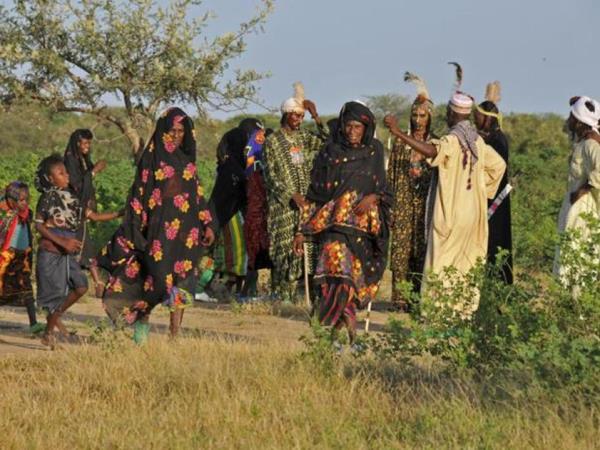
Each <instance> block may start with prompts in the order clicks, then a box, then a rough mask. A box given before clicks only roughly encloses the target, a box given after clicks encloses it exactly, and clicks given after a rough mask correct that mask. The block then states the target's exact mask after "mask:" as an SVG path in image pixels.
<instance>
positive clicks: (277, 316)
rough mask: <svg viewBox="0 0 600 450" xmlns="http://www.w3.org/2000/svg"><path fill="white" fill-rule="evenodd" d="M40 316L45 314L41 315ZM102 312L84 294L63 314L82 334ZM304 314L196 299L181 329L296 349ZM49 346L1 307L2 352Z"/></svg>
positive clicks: (23, 318) (20, 314) (377, 322)
mask: <svg viewBox="0 0 600 450" xmlns="http://www.w3.org/2000/svg"><path fill="white" fill-rule="evenodd" d="M385 309H386V304H383V303H382V304H377V305H376V306H375V308H374V311H372V313H371V324H372V325H371V330H373V331H380V330H381V329H382V328H383V325H384V324H385V322H386V321H387V318H388V313H386V312H382V311H384V310H385ZM365 314H366V312H364V311H363V312H361V313H360V315H359V321H360V323H359V329H364V318H365ZM39 318H40V319H41V320H43V316H42V317H39ZM105 318H106V315H105V314H104V310H103V309H102V306H101V303H100V301H99V300H96V299H93V298H90V297H86V298H84V299H83V300H82V301H81V302H79V303H78V304H76V305H74V306H73V308H72V309H71V310H70V311H69V312H68V313H67V314H65V317H64V322H65V324H66V325H67V327H68V328H69V329H71V330H77V334H78V335H81V336H89V335H90V334H91V332H92V330H93V329H94V328H95V327H96V326H97V325H98V324H99V323H100V322H101V321H104V320H105ZM168 319H169V314H168V311H167V310H166V309H164V308H158V309H157V310H156V311H155V312H154V313H153V314H152V319H151V326H152V327H151V333H152V334H163V335H164V334H167V333H168V323H169V322H168ZM307 320H308V316H307V314H306V312H305V311H304V310H303V309H301V308H297V307H290V308H283V309H279V310H278V309H275V310H274V308H272V307H271V306H270V305H266V304H257V305H253V306H247V307H240V306H236V305H229V304H218V305H215V304H210V303H208V304H207V303H199V302H196V303H195V304H194V307H193V308H189V309H188V310H186V312H185V317H184V321H183V326H184V327H183V328H184V330H183V333H186V334H192V335H194V334H196V335H206V336H209V337H211V336H214V337H215V338H224V339H234V340H235V339H243V340H247V341H249V342H253V341H256V342H259V341H263V342H264V341H267V342H268V341H272V342H273V341H278V342H285V343H287V344H288V345H289V346H290V348H300V346H301V345H302V344H301V342H300V341H299V338H300V337H301V336H302V335H304V334H307V333H308V331H309V329H308V324H307ZM41 351H48V350H47V348H46V347H44V346H42V345H41V343H40V341H39V338H36V337H34V336H32V335H31V334H29V332H28V322H27V314H26V312H25V309H24V308H11V307H2V308H0V356H3V355H7V354H15V353H24V352H29V353H31V354H35V352H41Z"/></svg>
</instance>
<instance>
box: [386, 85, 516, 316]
mask: <svg viewBox="0 0 600 450" xmlns="http://www.w3.org/2000/svg"><path fill="white" fill-rule="evenodd" d="M472 107H473V99H472V98H471V97H469V96H467V95H465V94H463V93H460V92H457V93H455V94H454V95H453V96H452V99H451V100H450V102H449V103H448V108H447V110H446V122H447V123H448V127H449V128H450V131H449V133H448V134H447V135H446V136H444V137H442V138H441V139H439V140H434V141H432V142H431V143H426V142H421V141H417V140H415V139H413V138H411V137H410V136H408V135H406V134H405V133H403V132H402V131H400V129H399V128H398V126H397V123H396V120H395V118H394V117H392V116H387V117H386V118H385V124H386V126H387V127H388V128H389V129H390V132H391V133H392V134H394V135H395V136H396V137H397V138H398V139H400V140H401V141H403V142H404V143H406V144H408V145H409V146H411V147H412V148H413V149H415V150H416V151H418V152H420V153H422V154H423V155H425V157H426V158H427V159H428V162H429V164H430V165H431V166H433V167H435V168H437V171H438V175H437V186H435V189H434V191H432V193H433V192H434V193H435V200H434V206H433V216H432V221H431V227H430V229H429V230H428V235H429V240H428V244H427V254H426V259H425V273H428V272H433V273H438V274H439V273H441V272H442V271H443V270H444V269H445V268H447V267H449V266H453V267H454V268H456V269H457V270H458V272H459V273H461V274H466V273H467V272H468V271H469V270H470V269H471V268H472V267H473V266H474V265H475V264H476V262H477V260H478V259H479V258H482V259H483V260H485V257H486V254H487V244H488V220H487V199H493V198H494V196H495V194H496V190H497V189H498V185H499V184H500V181H501V179H502V176H503V175H504V171H505V170H506V164H505V162H504V160H503V159H502V158H501V157H500V155H498V153H496V151H495V150H494V149H493V148H492V147H490V146H489V145H487V144H486V143H485V142H484V141H483V139H482V138H481V137H480V136H479V134H478V133H477V129H476V128H475V126H474V125H473V124H472V123H471V122H470V121H469V117H470V114H471V109H472ZM398 207H401V205H398ZM474 300H475V301H474V305H473V308H474V309H477V303H478V301H477V300H476V299H474Z"/></svg>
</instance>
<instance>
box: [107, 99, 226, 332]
mask: <svg viewBox="0 0 600 450" xmlns="http://www.w3.org/2000/svg"><path fill="white" fill-rule="evenodd" d="M176 122H179V123H182V124H183V126H184V129H185V135H184V139H183V143H182V145H181V146H180V147H175V144H174V142H173V140H172V138H171V136H170V134H169V130H170V129H171V128H172V127H173V124H174V123H176ZM193 128H194V125H193V122H192V120H191V118H189V117H188V116H187V115H186V114H185V112H183V111H182V110H181V109H179V108H170V109H168V110H167V111H166V112H165V113H164V114H163V115H162V116H161V117H160V118H159V119H158V121H157V124H156V128H155V131H154V134H153V136H152V139H151V140H150V143H149V144H148V146H147V147H146V149H145V150H144V152H143V154H142V156H141V158H140V161H139V163H138V167H137V171H136V175H135V178H134V181H133V184H132V187H131V190H130V193H129V198H128V204H127V208H126V210H125V217H124V218H123V222H122V223H121V226H120V227H119V228H118V229H117V231H116V232H115V234H114V235H113V237H112V238H111V240H110V241H109V242H108V244H107V245H106V246H105V247H104V248H103V249H102V250H101V252H100V254H99V255H98V257H97V263H98V265H99V266H100V267H102V268H103V269H105V270H107V271H108V272H109V273H110V278H109V282H108V286H107V289H106V290H105V293H104V298H103V302H104V306H105V308H106V311H107V313H108V314H109V316H110V317H111V318H112V319H113V320H117V319H118V318H119V316H120V315H121V314H124V316H125V320H126V321H127V322H129V323H133V322H134V321H136V320H139V319H143V318H145V317H146V316H147V315H148V314H150V312H151V311H152V309H153V308H154V307H155V306H156V305H158V304H161V303H162V304H163V305H165V306H167V307H169V309H172V310H174V309H180V308H184V307H187V306H189V305H191V304H192V303H193V297H194V294H195V286H196V270H195V268H196V265H197V263H198V259H199V257H200V245H201V244H200V240H201V239H202V236H203V235H204V233H205V230H206V228H207V227H211V229H213V231H214V228H216V227H215V224H214V221H213V220H212V215H211V213H210V211H209V209H208V205H207V203H206V201H205V199H204V195H203V189H202V186H201V185H200V181H199V179H198V174H197V172H196V141H195V137H194V131H193Z"/></svg>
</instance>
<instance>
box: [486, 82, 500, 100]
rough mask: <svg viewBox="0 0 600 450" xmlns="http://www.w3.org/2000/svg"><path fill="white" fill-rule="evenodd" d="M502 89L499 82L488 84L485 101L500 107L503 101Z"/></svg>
mask: <svg viewBox="0 0 600 450" xmlns="http://www.w3.org/2000/svg"><path fill="white" fill-rule="evenodd" d="M500 94H501V87H500V82H499V81H492V82H491V83H488V85H487V86H486V88H485V99H486V100H487V101H489V102H492V103H493V104H494V105H496V106H497V105H498V103H500V100H501V98H502V97H501V95H500Z"/></svg>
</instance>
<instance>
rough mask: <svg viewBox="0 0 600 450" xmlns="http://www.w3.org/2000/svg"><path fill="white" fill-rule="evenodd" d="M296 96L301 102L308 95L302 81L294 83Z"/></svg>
mask: <svg viewBox="0 0 600 450" xmlns="http://www.w3.org/2000/svg"><path fill="white" fill-rule="evenodd" d="M294 98H295V99H296V100H298V102H300V103H302V102H303V101H304V100H306V97H305V96H304V85H303V84H302V82H300V81H296V82H295V83H294Z"/></svg>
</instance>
